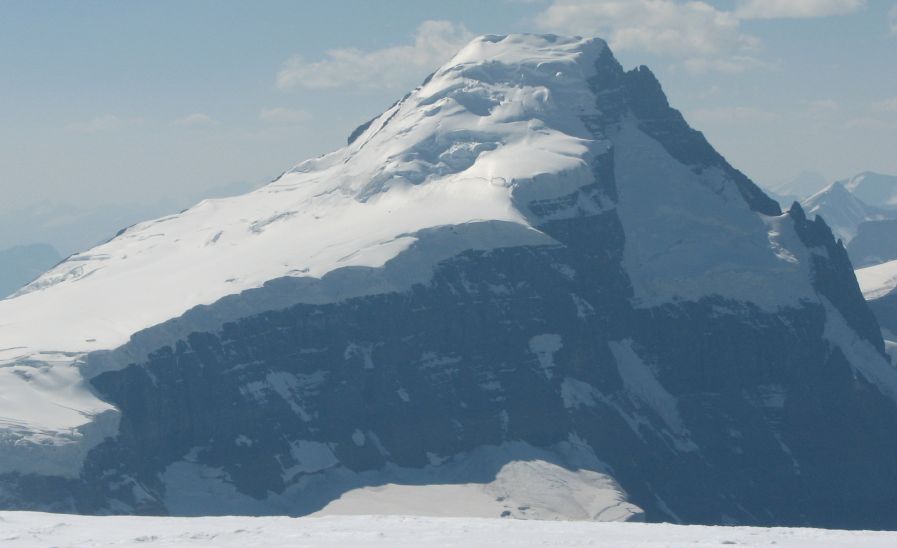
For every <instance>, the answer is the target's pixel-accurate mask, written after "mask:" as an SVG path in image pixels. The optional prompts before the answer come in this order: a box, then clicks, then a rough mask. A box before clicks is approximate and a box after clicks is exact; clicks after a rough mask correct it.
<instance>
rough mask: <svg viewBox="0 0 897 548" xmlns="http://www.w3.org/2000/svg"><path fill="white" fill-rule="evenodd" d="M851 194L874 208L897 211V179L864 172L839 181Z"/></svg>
mask: <svg viewBox="0 0 897 548" xmlns="http://www.w3.org/2000/svg"><path fill="white" fill-rule="evenodd" d="M839 182H840V183H841V184H842V185H844V188H846V189H847V190H848V191H849V192H850V193H851V194H853V195H854V196H856V197H857V198H859V199H860V200H862V201H864V202H865V203H867V204H871V205H873V206H876V207H882V208H887V209H897V177H895V176H893V175H883V174H881V173H873V172H871V171H864V172H863V173H860V174H857V175H854V176H853V177H851V178H849V179H844V180H843V181H839Z"/></svg>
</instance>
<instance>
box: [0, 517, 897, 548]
mask: <svg viewBox="0 0 897 548" xmlns="http://www.w3.org/2000/svg"><path fill="white" fill-rule="evenodd" d="M0 542H2V543H3V545H4V546H9V547H10V548H32V547H38V546H58V547H60V548H62V547H80V546H97V547H102V546H135V545H143V544H148V545H151V546H215V547H220V548H228V547H235V548H249V547H254V546H259V547H265V548H275V547H281V546H282V547H287V546H290V547H292V546H303V547H309V548H311V547H322V548H324V547H342V546H360V545H364V546H370V547H378V546H383V547H390V548H396V547H402V546H408V547H412V546H413V547H417V546H429V547H440V546H465V547H471V548H473V547H479V546H482V547H487V546H488V547H496V548H498V547H504V546H568V547H574V546H607V547H615V548H626V547H661V546H695V547H709V546H725V545H739V546H773V545H775V546H780V547H783V548H802V547H806V548H811V547H812V548H824V547H829V546H830V547H832V548H835V547H838V548H840V547H844V546H851V547H858V548H859V547H869V548H873V547H882V548H885V547H888V548H889V547H891V546H894V545H895V544H897V533H895V532H883V531H839V530H830V529H800V528H786V527H775V528H760V527H706V526H698V525H689V526H682V525H671V524H647V523H586V522H576V523H570V522H556V521H518V520H513V519H482V518H463V519H462V518H433V517H429V518H428V517H412V516H329V517H308V518H285V517H217V518H212V517H204V518H157V517H131V516H128V517H123V516H120V517H85V516H72V515H66V514H42V513H36V512H0Z"/></svg>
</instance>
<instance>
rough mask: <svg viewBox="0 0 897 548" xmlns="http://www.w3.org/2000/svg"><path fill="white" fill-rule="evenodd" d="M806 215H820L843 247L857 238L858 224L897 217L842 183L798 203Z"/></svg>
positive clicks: (832, 185) (834, 184)
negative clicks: (868, 201) (867, 201)
mask: <svg viewBox="0 0 897 548" xmlns="http://www.w3.org/2000/svg"><path fill="white" fill-rule="evenodd" d="M801 205H802V206H803V208H804V210H805V211H806V212H807V215H821V216H822V217H823V218H824V219H825V222H826V223H827V224H828V225H829V227H831V229H832V232H834V234H835V236H836V237H837V238H839V239H841V241H843V242H844V243H847V242H850V241H851V240H852V239H853V238H854V236H856V234H857V229H858V227H859V226H860V224H862V223H865V222H867V221H880V220H883V219H889V218H893V217H895V216H897V213H894V212H889V211H886V210H884V209H880V208H877V207H872V206H870V205H867V204H866V203H865V202H863V201H862V200H861V199H860V198H858V197H857V196H856V195H854V194H853V193H851V192H850V191H848V190H847V188H846V187H845V185H844V183H843V182H836V183H832V184H830V185H829V186H827V187H825V188H824V189H822V190H820V191H819V192H817V193H816V194H813V195H812V196H810V197H808V198H807V199H805V200H802V201H801Z"/></svg>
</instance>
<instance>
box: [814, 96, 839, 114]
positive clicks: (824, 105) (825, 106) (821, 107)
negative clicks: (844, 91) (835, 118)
mask: <svg viewBox="0 0 897 548" xmlns="http://www.w3.org/2000/svg"><path fill="white" fill-rule="evenodd" d="M840 109H841V105H840V104H839V103H838V101H835V100H834V99H818V100H816V101H810V102H808V103H807V114H809V115H810V116H812V117H814V118H821V117H823V116H827V115H829V114H833V113H835V112H838V111H839V110H840Z"/></svg>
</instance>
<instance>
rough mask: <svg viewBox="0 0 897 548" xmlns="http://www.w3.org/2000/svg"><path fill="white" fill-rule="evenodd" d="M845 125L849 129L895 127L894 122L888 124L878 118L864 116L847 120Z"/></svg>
mask: <svg viewBox="0 0 897 548" xmlns="http://www.w3.org/2000/svg"><path fill="white" fill-rule="evenodd" d="M844 127H845V128H847V129H889V128H892V127H893V124H887V123H885V122H883V121H881V120H880V119H878V118H870V117H868V116H864V117H859V118H851V119H850V120H847V122H845V123H844Z"/></svg>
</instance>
